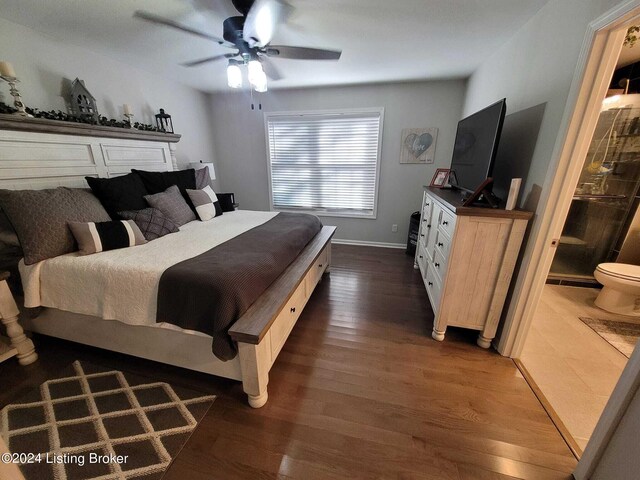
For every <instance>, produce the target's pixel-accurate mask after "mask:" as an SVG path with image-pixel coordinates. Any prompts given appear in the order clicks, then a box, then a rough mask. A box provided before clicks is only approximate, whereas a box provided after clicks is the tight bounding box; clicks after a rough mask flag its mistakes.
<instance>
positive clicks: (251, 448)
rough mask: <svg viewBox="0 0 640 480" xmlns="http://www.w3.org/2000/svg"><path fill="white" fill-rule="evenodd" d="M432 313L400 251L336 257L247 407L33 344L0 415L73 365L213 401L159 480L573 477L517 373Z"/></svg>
mask: <svg viewBox="0 0 640 480" xmlns="http://www.w3.org/2000/svg"><path fill="white" fill-rule="evenodd" d="M432 319H433V313H432V312H431V310H430V307H429V306H428V300H427V296H426V293H425V289H424V286H423V284H422V281H421V279H420V275H419V273H418V272H416V271H415V270H414V269H413V261H412V259H411V258H409V257H408V256H406V255H405V254H404V252H403V251H400V250H389V249H382V248H369V247H367V248H363V247H352V246H339V245H337V246H334V249H333V265H332V272H331V275H330V276H325V278H324V280H323V281H322V283H320V284H319V285H318V288H317V289H316V292H315V293H314V295H313V296H312V298H311V299H310V301H309V303H308V304H307V307H306V309H305V310H304V312H303V314H302V316H301V317H300V319H299V320H298V324H297V325H296V327H295V328H294V330H293V332H292V334H291V337H290V338H289V340H288V341H287V343H286V345H285V346H284V349H283V350H282V352H281V354H280V356H279V357H278V360H277V361H276V364H275V365H274V367H273V369H272V371H271V374H270V380H269V402H268V403H267V404H266V406H264V407H263V408H261V409H258V410H254V409H252V408H250V407H249V406H248V405H247V403H246V397H245V395H244V393H243V392H242V387H241V385H240V384H239V383H237V382H233V381H229V380H224V379H219V378H216V377H210V376H207V375H203V374H198V373H194V372H190V371H186V370H182V369H179V368H175V367H170V366H166V365H161V364H157V363H154V362H149V361H145V360H139V359H135V358H132V357H128V356H126V355H120V354H115V353H111V352H106V351H104V350H99V349H94V348H90V347H85V346H81V345H77V344H73V343H69V342H64V341H60V340H54V339H51V338H47V337H43V336H35V339H34V340H35V341H36V346H37V348H38V352H39V354H40V360H39V361H38V362H36V364H34V365H31V366H29V367H26V368H25V369H23V368H22V367H19V366H18V365H17V363H16V362H15V361H9V362H5V363H3V364H0V378H2V381H3V382H2V383H3V385H4V389H3V390H2V391H0V405H4V404H6V403H8V402H10V401H11V400H12V399H15V398H18V397H19V396H20V395H22V394H24V393H25V392H26V391H27V390H28V389H29V388H33V387H36V386H37V385H39V384H40V383H41V382H42V381H44V380H45V379H46V378H47V376H48V375H50V374H52V373H54V372H56V371H57V370H60V369H61V368H63V367H64V366H66V365H67V364H69V363H70V362H71V361H73V360H76V359H79V360H85V361H90V362H93V363H96V364H100V365H105V366H109V367H112V368H118V369H123V370H127V371H130V372H136V373H140V374H143V375H146V376H150V377H153V378H154V379H157V380H165V381H168V382H171V383H174V384H181V385H186V386H189V387H191V388H194V389H198V390H201V391H203V392H210V393H215V394H217V395H219V398H218V399H217V400H216V401H215V402H214V404H213V406H212V407H211V409H210V411H209V413H208V414H207V415H206V417H205V418H204V419H203V421H202V422H201V424H200V425H199V426H198V428H197V430H196V431H195V432H194V434H193V435H192V436H191V438H190V439H189V441H188V442H187V444H186V445H185V447H184V448H183V450H182V451H181V452H180V454H179V455H178V457H177V458H176V459H175V461H174V462H173V464H172V465H171V467H170V469H169V470H168V472H167V474H166V476H165V477H164V480H185V479H189V480H200V479H202V480H204V479H225V480H227V479H236V478H243V479H244V478H247V479H262V478H265V479H267V478H300V479H322V480H324V479H345V478H350V479H381V478H384V479H449V480H507V479H514V478H516V479H517V478H521V479H535V480H545V479H568V478H571V477H570V472H571V471H572V470H573V468H574V466H575V463H576V462H575V459H574V458H573V456H572V455H571V452H570V451H569V449H568V447H567V446H566V444H565V443H564V441H563V440H562V438H561V436H560V434H559V433H558V431H557V430H556V428H555V427H554V425H553V423H552V422H551V420H550V419H549V417H548V416H547V414H546V413H545V411H544V410H543V408H542V406H541V405H540V403H539V402H538V400H537V399H536V397H535V396H534V394H533V393H532V391H531V389H530V388H529V386H528V385H527V383H526V382H525V380H524V379H523V377H522V376H521V375H520V373H519V371H518V370H517V368H516V366H515V365H514V363H513V362H512V361H511V360H510V359H507V358H504V357H501V356H500V355H498V354H497V353H496V352H494V351H486V350H482V349H480V348H479V347H477V346H476V345H475V337H476V335H475V333H473V332H468V331H462V330H456V329H450V330H449V332H448V333H447V338H446V339H445V341H444V342H443V343H438V342H436V341H434V340H432V339H431V337H430V332H431V327H432Z"/></svg>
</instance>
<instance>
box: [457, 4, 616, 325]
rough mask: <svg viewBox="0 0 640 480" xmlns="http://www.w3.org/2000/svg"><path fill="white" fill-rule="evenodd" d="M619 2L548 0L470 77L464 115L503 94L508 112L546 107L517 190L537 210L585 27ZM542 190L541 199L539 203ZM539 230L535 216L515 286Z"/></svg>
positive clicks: (522, 274)
mask: <svg viewBox="0 0 640 480" xmlns="http://www.w3.org/2000/svg"><path fill="white" fill-rule="evenodd" d="M618 3H619V1H618V0H551V1H550V2H549V3H548V4H547V5H545V6H544V7H543V8H542V9H541V10H540V11H539V12H538V13H537V14H536V15H535V16H534V17H533V18H532V19H531V20H530V21H529V22H528V23H527V24H525V25H524V26H523V27H522V28H521V29H520V30H519V31H518V32H517V33H516V34H515V35H514V36H513V37H512V38H511V40H510V41H508V42H507V43H505V44H504V45H503V46H502V47H500V48H499V49H498V50H496V52H495V53H494V54H493V55H492V56H491V57H490V58H489V59H487V60H486V61H484V62H483V63H482V64H481V65H480V67H479V68H478V69H477V70H476V71H475V72H474V73H473V75H472V76H471V78H470V79H469V82H468V88H467V96H466V99H465V104H464V114H465V115H467V114H469V113H472V112H474V111H476V110H478V109H480V108H483V107H484V106H486V105H489V104H491V103H493V102H495V101H497V100H499V99H500V98H503V97H506V98H507V105H508V113H511V114H513V113H515V112H520V111H523V110H525V109H530V108H533V107H537V106H540V105H544V106H545V108H544V115H543V118H542V123H541V126H540V131H539V134H538V138H537V142H536V144H535V148H534V152H533V156H532V158H531V165H530V167H529V169H528V172H527V182H526V184H525V185H524V188H523V190H522V192H521V195H523V199H524V200H525V206H526V207H527V208H528V209H531V210H533V211H536V214H537V215H539V214H541V212H543V211H544V209H545V208H547V205H545V203H544V195H545V194H546V193H545V192H544V191H543V190H542V189H543V188H545V187H547V188H548V185H545V178H546V177H547V173H548V172H547V170H548V169H549V165H550V162H551V161H552V159H553V155H554V153H555V152H557V150H555V149H556V142H557V141H558V140H559V130H560V127H561V122H562V117H563V114H564V112H565V108H566V103H567V99H568V95H569V89H570V87H571V82H572V80H573V75H574V72H575V69H576V65H577V60H578V56H579V54H580V50H581V48H582V43H583V41H584V37H585V33H586V31H587V27H588V25H589V23H590V22H592V21H593V20H595V19H596V18H598V17H599V16H600V15H602V14H603V13H604V12H606V11H607V10H609V9H610V8H612V7H614V6H615V5H617V4H618ZM514 161H517V159H514ZM551 174H553V172H551ZM541 194H542V195H543V199H542V200H541V201H540V202H538V200H539V199H540V196H541ZM548 208H553V206H548ZM538 233H539V231H538V226H537V224H536V217H534V220H533V225H532V227H531V230H530V235H529V240H528V243H527V246H526V248H525V251H524V253H523V254H522V263H521V265H520V268H519V270H518V272H517V274H516V283H515V285H516V286H515V288H516V289H518V288H519V286H520V285H522V281H523V278H524V273H525V272H526V268H527V267H528V265H529V262H530V258H531V250H532V246H533V244H534V241H533V240H534V238H535V237H536V236H537V235H538ZM509 315H511V312H509Z"/></svg>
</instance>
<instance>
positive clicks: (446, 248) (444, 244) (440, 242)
mask: <svg viewBox="0 0 640 480" xmlns="http://www.w3.org/2000/svg"><path fill="white" fill-rule="evenodd" d="M435 244H436V245H435V246H436V250H440V252H441V253H442V256H443V257H444V258H445V259H448V258H449V252H450V251H451V239H450V238H449V237H447V236H446V235H445V234H444V233H442V230H438V231H437V233H436V240H435Z"/></svg>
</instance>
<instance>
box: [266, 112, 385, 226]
mask: <svg viewBox="0 0 640 480" xmlns="http://www.w3.org/2000/svg"><path fill="white" fill-rule="evenodd" d="M266 123H267V142H268V152H269V168H270V175H271V205H272V208H273V209H275V210H306V211H313V212H315V213H320V214H322V213H327V214H334V215H344V216H359V217H363V216H364V217H367V216H369V217H373V216H374V215H375V209H376V196H377V184H378V163H379V159H380V135H381V134H382V132H381V129H382V110H375V111H363V112H349V113H344V114H338V113H322V114H267V115H266Z"/></svg>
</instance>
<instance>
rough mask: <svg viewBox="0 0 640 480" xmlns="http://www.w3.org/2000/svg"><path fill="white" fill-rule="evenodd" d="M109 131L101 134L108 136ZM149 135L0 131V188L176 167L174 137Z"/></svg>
mask: <svg viewBox="0 0 640 480" xmlns="http://www.w3.org/2000/svg"><path fill="white" fill-rule="evenodd" d="M72 128H73V127H71V128H70V129H69V130H71V129H72ZM114 130H115V129H114V128H108V130H105V132H107V133H108V135H110V136H113V131H114ZM93 131H95V132H97V133H98V135H100V131H99V129H94V130H93ZM151 136H152V137H153V138H154V140H152V141H150V140H140V139H129V138H110V137H109V136H104V137H103V136H86V135H73V134H66V133H65V134H58V133H42V132H33V131H18V130H1V129H0V188H6V189H42V188H53V187H58V186H65V187H79V188H81V187H87V183H86V180H85V179H84V177H85V176H93V177H115V176H118V175H124V174H126V173H129V172H130V171H131V169H132V168H138V169H141V170H153V171H167V170H177V163H176V156H175V148H176V143H175V142H176V140H175V137H176V136H173V138H174V139H173V140H172V141H162V136H161V135H158V134H155V135H150V137H151ZM178 138H179V137H178Z"/></svg>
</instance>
